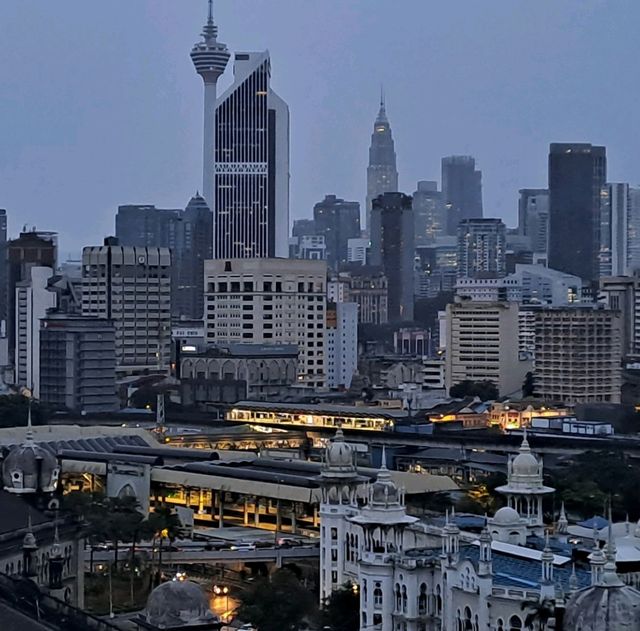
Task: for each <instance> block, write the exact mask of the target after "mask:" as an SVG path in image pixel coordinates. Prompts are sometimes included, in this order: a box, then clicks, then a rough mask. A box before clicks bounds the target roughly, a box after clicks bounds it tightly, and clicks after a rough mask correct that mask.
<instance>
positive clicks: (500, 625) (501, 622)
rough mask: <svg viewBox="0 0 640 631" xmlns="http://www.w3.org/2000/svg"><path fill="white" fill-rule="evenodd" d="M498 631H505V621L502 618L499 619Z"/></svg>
mask: <svg viewBox="0 0 640 631" xmlns="http://www.w3.org/2000/svg"><path fill="white" fill-rule="evenodd" d="M496 631H504V620H503V619H502V618H498V626H497V627H496Z"/></svg>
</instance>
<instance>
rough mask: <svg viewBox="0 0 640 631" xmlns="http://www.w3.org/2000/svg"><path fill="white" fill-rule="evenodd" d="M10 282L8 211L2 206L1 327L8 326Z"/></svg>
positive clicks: (0, 264) (0, 247) (0, 263)
mask: <svg viewBox="0 0 640 631" xmlns="http://www.w3.org/2000/svg"><path fill="white" fill-rule="evenodd" d="M8 282H9V264H8V260H7V211H6V210H5V209H4V208H0V327H1V326H2V323H3V322H4V327H6V325H7V324H6V323H7V318H8V315H9V314H8V310H9V298H8V296H7V289H8Z"/></svg>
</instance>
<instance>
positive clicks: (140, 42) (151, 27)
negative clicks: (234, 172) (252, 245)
mask: <svg viewBox="0 0 640 631" xmlns="http://www.w3.org/2000/svg"><path fill="white" fill-rule="evenodd" d="M343 4H344V3H339V2H337V1H333V2H327V3H323V5H322V6H317V7H315V6H314V7H304V6H300V3H295V2H292V1H290V0H282V1H281V2H279V3H277V6H273V3H267V2H264V1H260V2H252V3H251V4H249V3H248V2H247V3H242V2H241V3H239V4H238V3H234V4H233V5H232V4H231V3H228V2H217V3H216V6H215V16H216V23H217V24H218V26H219V27H220V28H221V31H222V32H223V33H224V37H223V40H224V41H225V43H227V45H228V47H229V50H230V51H239V50H247V49H252V50H261V49H266V48H268V49H269V51H270V53H271V57H272V59H273V63H274V78H273V80H274V86H275V88H276V90H278V92H279V93H280V94H282V96H283V98H285V99H286V100H287V101H288V102H289V104H290V108H291V139H292V161H291V175H292V179H291V193H292V197H291V208H292V212H291V218H292V219H294V218H300V217H305V216H310V214H311V210H312V208H313V204H314V203H315V202H316V201H317V199H321V198H322V197H323V196H324V195H325V194H328V193H335V194H337V195H339V196H341V197H344V198H345V199H354V200H358V201H360V202H363V201H364V198H365V195H366V178H365V175H366V163H367V149H368V143H369V135H370V125H371V120H372V119H373V118H374V117H375V113H376V111H377V108H378V90H379V84H380V82H384V84H385V91H386V95H387V98H386V101H387V111H388V115H389V117H390V119H391V120H392V121H393V129H394V136H395V140H396V151H397V154H398V171H399V173H400V186H399V188H400V189H401V190H402V191H405V192H411V191H412V190H414V188H415V183H416V181H417V180H419V179H438V174H439V162H440V159H441V158H442V157H443V156H445V155H450V154H458V153H460V154H470V155H473V156H474V157H475V158H476V159H477V161H478V167H479V168H480V169H481V170H482V171H483V175H484V177H483V184H484V195H485V216H487V217H492V216H497V217H501V218H503V219H504V220H505V222H506V223H507V225H509V226H515V223H516V214H517V203H518V190H519V189H521V188H536V187H544V186H546V155H547V151H548V146H549V143H551V142H562V141H568V142H574V141H575V142H590V143H592V144H602V145H605V146H607V149H608V156H609V163H610V168H609V173H610V178H609V179H610V180H611V181H629V182H630V183H631V184H634V183H636V182H637V181H638V180H639V179H640V176H639V175H638V172H637V171H636V170H634V161H633V148H634V147H635V146H636V145H637V141H638V134H639V133H640V132H638V131H637V130H638V129H640V125H637V117H638V114H637V113H636V112H635V111H634V98H633V94H632V92H629V91H624V92H622V93H620V92H619V91H614V90H613V87H614V85H615V84H614V81H615V79H616V73H615V72H610V71H609V70H613V69H615V68H616V67H618V66H620V65H621V64H622V62H623V61H624V60H625V59H628V57H629V56H630V55H632V54H633V51H634V50H635V43H634V41H633V39H632V38H633V31H632V24H633V23H634V20H633V19H631V17H632V16H633V15H634V14H640V7H638V6H636V5H635V4H633V3H631V2H621V3H619V4H617V5H616V6H614V7H610V6H607V7H606V9H607V10H606V11H604V10H603V9H604V5H603V3H602V2H598V1H592V2H588V3H586V4H585V3H570V4H568V5H565V6H563V7H557V6H556V5H555V4H552V3H550V2H542V3H537V5H536V6H535V7H526V6H520V7H513V6H511V4H510V3H508V2H495V3H493V4H492V5H491V6H492V10H491V11H486V9H480V8H479V7H474V6H473V5H472V3H467V2H458V3H455V6H452V7H437V8H436V9H433V10H432V9H431V8H427V7H423V6H422V5H421V4H420V3H408V4H405V5H403V6H402V7H400V8H398V7H397V5H394V4H393V3H391V2H386V1H380V2H376V3H374V5H373V6H374V7H375V9H376V10H374V11H372V10H371V6H372V4H371V3H366V5H365V3H363V2H354V3H349V6H343ZM82 5H83V3H80V2H75V1H72V0H69V2H67V3H65V5H64V6H62V7H60V6H57V7H55V8H54V7H46V6H44V7H43V6H40V5H36V3H35V2H31V1H29V0H27V1H25V2H22V3H20V4H19V5H14V4H11V5H3V6H2V7H0V19H1V20H2V21H3V23H4V24H6V25H7V29H6V31H7V36H6V37H5V38H4V40H3V42H2V43H0V53H2V54H3V56H4V58H5V59H8V60H9V63H7V64H5V65H4V66H5V67H4V69H2V70H0V80H2V81H3V85H5V86H6V87H7V94H9V95H10V97H9V98H8V99H6V100H5V102H4V103H3V104H2V105H0V132H1V133H2V135H3V138H4V139H5V143H4V145H3V148H2V149H0V177H1V178H2V180H3V184H4V186H3V189H4V196H3V199H2V202H1V204H0V206H2V207H6V208H7V210H8V215H9V222H10V234H11V235H12V236H15V235H16V234H17V232H18V231H19V230H20V228H21V227H22V225H23V224H29V225H34V224H35V225H36V226H38V228H40V229H53V230H56V229H57V230H59V231H60V232H61V236H62V244H61V245H62V247H61V254H62V258H64V257H65V256H66V255H67V253H69V252H71V253H72V254H74V255H76V256H77V255H78V253H79V250H80V248H81V246H82V245H84V244H87V243H95V242H99V241H98V240H99V239H101V238H102V237H103V236H105V235H106V234H109V233H113V216H114V214H115V211H116V209H117V206H118V205H121V204H129V203H149V204H156V205H158V206H162V207H174V206H179V205H180V204H181V203H183V200H184V199H185V198H188V197H187V196H191V195H192V194H193V193H194V192H195V190H197V189H199V188H201V173H202V165H201V162H202V83H201V81H199V80H198V78H197V77H196V76H194V72H193V67H192V65H191V61H190V59H189V51H190V47H191V46H192V45H193V42H194V41H195V40H196V39H197V33H198V32H199V30H200V29H201V25H202V22H203V17H204V16H205V15H206V2H204V0H202V2H200V1H197V2H196V1H194V2H192V3H189V4H187V5H181V6H180V9H177V8H176V5H175V3H171V2H168V1H166V2H162V1H159V2H153V3H151V2H146V1H145V2H139V3H135V6H126V4H124V3H121V5H120V6H117V7H116V9H114V4H110V5H105V6H101V7H98V8H97V9H96V8H95V7H92V8H88V7H83V6H82ZM249 7H250V8H251V10H250V11H245V10H244V9H248V8H249ZM552 7H553V12H552V13H551V11H550V9H551V8H552ZM96 10H97V11H98V14H97V15H96V13H95V11H96ZM34 15H38V16H39V19H37V20H34V19H33V16H34ZM240 15H241V16H242V19H239V16H240ZM284 15H286V16H287V19H286V20H285V19H284V18H283V16H284ZM639 16H640V15H639ZM423 18H424V19H429V20H430V21H431V23H432V28H430V29H429V30H428V37H426V38H424V32H425V31H424V29H423V23H424V19H423ZM520 23H528V24H529V25H530V28H528V29H527V30H526V32H523V31H522V29H519V28H518V24H520ZM116 26H117V28H116ZM292 26H293V27H294V28H291V27H292ZM114 29H115V30H114ZM394 29H395V30H394ZM613 29H615V34H616V37H615V38H613V37H611V38H607V37H602V34H603V33H612V32H613ZM294 32H304V33H305V40H304V45H302V43H301V40H300V38H299V37H297V36H295V35H292V33H294ZM392 32H395V33H396V34H397V37H395V38H393V39H392V45H391V50H389V45H388V41H389V39H388V37H389V33H392ZM418 34H420V36H421V37H423V38H424V45H423V46H415V41H416V39H415V37H416V35H418ZM452 34H457V35H459V37H451V36H452ZM560 34H562V36H563V37H560V36H559V35H560ZM329 35H330V39H329V41H330V43H331V45H327V37H328V36H329ZM383 35H384V37H383ZM31 38H33V40H31ZM36 40H37V41H38V43H39V46H38V47H34V46H32V45H31V41H36ZM445 43H446V46H445ZM43 47H44V48H46V49H47V50H48V51H50V52H51V55H50V56H49V57H48V58H47V59H46V60H45V61H44V62H43V60H42V56H41V53H40V52H38V51H39V50H41V49H42V48H43ZM532 47H534V48H532ZM505 50H510V51H512V52H513V54H510V55H505V54H504V52H505ZM532 51H535V53H536V54H531V53H532ZM320 53H323V54H320ZM525 53H526V54H525ZM398 60H402V63H399V61H398ZM557 60H560V63H558V62H557ZM463 61H464V63H463ZM36 62H37V63H36ZM149 67H151V68H152V70H151V71H149ZM70 70H72V72H70ZM36 73H37V74H36ZM594 75H597V76H598V77H599V81H598V82H597V85H596V83H595V82H593V81H589V77H591V76H594ZM230 80H231V76H230V72H229V69H227V72H226V73H225V75H224V76H223V77H222V78H221V84H220V89H221V90H222V89H224V87H226V86H227V85H228V84H229V82H230ZM421 82H422V84H423V85H425V88H421V87H420V83H421ZM523 83H524V84H525V85H528V89H522V88H523ZM105 85H110V86H112V88H111V89H110V90H105V87H104V86H105ZM434 86H437V87H438V89H434ZM614 93H615V94H616V95H617V97H616V99H615V100H614V99H611V97H610V95H611V94H614ZM337 94H340V98H332V97H335V96H336V95H337ZM576 94H578V95H581V98H580V99H579V100H576ZM412 95H413V96H414V97H415V98H411V96H412ZM426 97H428V98H426ZM580 103H589V107H578V105H580ZM51 120H56V125H55V126H54V125H50V124H49V122H50V121H51ZM160 136H162V139H161V140H159V139H158V138H159V137H160ZM96 148H98V149H99V150H98V149H96ZM14 156H17V157H14ZM89 156H90V157H91V158H92V159H88V157H89ZM88 217H89V218H90V220H87V219H88Z"/></svg>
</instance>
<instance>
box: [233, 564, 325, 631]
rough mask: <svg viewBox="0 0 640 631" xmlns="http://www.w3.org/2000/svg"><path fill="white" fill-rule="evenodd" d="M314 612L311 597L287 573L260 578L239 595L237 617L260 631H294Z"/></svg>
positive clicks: (312, 597) (310, 594)
mask: <svg viewBox="0 0 640 631" xmlns="http://www.w3.org/2000/svg"><path fill="white" fill-rule="evenodd" d="M314 612H315V597H314V594H312V593H311V592H310V591H309V590H307V589H306V588H305V587H304V585H302V583H300V582H299V581H298V579H297V578H296V576H295V575H294V574H292V573H291V572H289V571H288V570H284V569H283V570H278V571H277V572H275V573H274V574H273V575H272V576H271V578H270V579H269V578H260V579H258V580H256V581H255V582H254V583H252V584H251V586H250V587H249V588H248V589H247V590H245V591H244V592H242V593H241V595H240V607H239V609H238V617H239V618H240V619H241V620H243V621H247V622H251V623H252V624H253V625H254V626H256V627H258V629H260V631H298V630H299V629H300V628H301V627H302V624H303V622H304V620H305V619H306V618H307V617H309V616H311V615H313V614H314Z"/></svg>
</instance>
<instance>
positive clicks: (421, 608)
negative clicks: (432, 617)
mask: <svg viewBox="0 0 640 631" xmlns="http://www.w3.org/2000/svg"><path fill="white" fill-rule="evenodd" d="M426 614H427V586H426V584H425V583H422V585H420V595H419V596H418V615H419V616H425V615H426Z"/></svg>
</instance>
